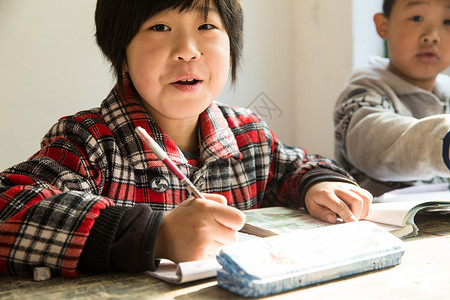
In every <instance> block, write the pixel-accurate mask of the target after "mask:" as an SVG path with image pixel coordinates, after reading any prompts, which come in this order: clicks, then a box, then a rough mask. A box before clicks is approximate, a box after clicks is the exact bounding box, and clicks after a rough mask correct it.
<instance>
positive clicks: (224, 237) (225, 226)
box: [155, 194, 245, 263]
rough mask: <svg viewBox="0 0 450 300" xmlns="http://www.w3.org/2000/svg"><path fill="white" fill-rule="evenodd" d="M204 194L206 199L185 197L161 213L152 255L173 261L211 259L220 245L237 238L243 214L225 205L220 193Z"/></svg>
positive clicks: (241, 225)
mask: <svg viewBox="0 0 450 300" xmlns="http://www.w3.org/2000/svg"><path fill="white" fill-rule="evenodd" d="M203 195H204V196H205V198H206V199H207V200H204V199H200V198H193V197H191V198H188V199H186V200H185V201H184V202H183V203H181V204H180V205H178V206H177V207H176V208H175V209H173V210H172V211H170V212H169V213H167V214H166V215H165V216H164V220H163V223H162V225H161V229H160V231H159V234H158V237H157V242H156V249H155V258H167V259H170V260H172V261H173V262H175V263H179V262H183V261H192V260H200V259H206V258H212V257H215V256H216V252H217V250H218V248H219V247H221V246H223V245H226V244H230V243H234V242H236V241H237V240H238V233H237V232H238V231H239V230H240V229H241V228H242V227H243V226H244V223H245V215H244V213H243V212H241V211H240V210H238V209H236V208H233V207H230V206H227V200H226V198H225V197H223V196H221V195H217V194H203Z"/></svg>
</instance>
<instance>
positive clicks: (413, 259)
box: [0, 215, 450, 300]
mask: <svg viewBox="0 0 450 300" xmlns="http://www.w3.org/2000/svg"><path fill="white" fill-rule="evenodd" d="M416 222H417V223H418V224H419V228H421V230H420V232H419V235H418V236H417V237H414V238H406V239H405V250H406V251H405V254H404V256H403V260H402V263H401V264H400V265H398V266H396V267H392V268H389V269H384V270H380V271H375V272H369V273H365V274H360V275H355V276H351V277H347V278H344V279H339V280H334V281H331V282H325V283H322V284H316V285H314V286H310V287H306V288H300V289H297V290H293V291H290V292H287V293H283V294H278V295H275V296H272V297H266V298H264V299H273V298H275V297H276V299H328V298H333V299H357V298H358V299H378V300H387V299H439V300H443V299H450V259H449V254H450V215H447V216H434V217H429V216H426V215H419V216H417V217H416ZM0 299H2V300H3V299H33V300H34V299H139V300H141V299H196V300H197V299H244V298H240V297H238V296H236V295H235V294H232V293H230V292H228V291H226V290H224V289H222V288H219V287H218V286H217V281H216V280H214V279H208V280H202V281H198V282H193V283H187V284H182V285H173V284H169V283H165V282H162V281H160V280H157V279H154V278H152V277H149V276H147V275H144V274H107V275H84V276H81V277H79V278H75V279H73V278H63V277H53V278H52V279H50V280H47V281H42V282H36V281H33V279H32V278H30V277H19V276H9V275H0Z"/></svg>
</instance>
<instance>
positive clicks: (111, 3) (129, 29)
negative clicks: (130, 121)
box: [95, 0, 244, 88]
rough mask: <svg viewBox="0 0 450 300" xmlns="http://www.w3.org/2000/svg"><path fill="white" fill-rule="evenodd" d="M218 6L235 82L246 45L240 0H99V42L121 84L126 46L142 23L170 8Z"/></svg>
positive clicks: (120, 84) (96, 18)
mask: <svg viewBox="0 0 450 300" xmlns="http://www.w3.org/2000/svg"><path fill="white" fill-rule="evenodd" d="M211 3H214V4H215V6H216V7H217V11H218V13H219V15H220V17H221V19H222V23H223V24H224V27H225V30H226V31H227V33H228V36H229V39H230V56H231V79H232V82H233V83H235V81H236V77H237V68H238V66H239V62H240V58H241V55H242V48H243V23H244V16H243V12H242V8H241V5H240V0H98V1H97V7H96V10H95V25H96V38H97V44H98V46H99V47H100V49H101V50H102V52H103V54H104V55H105V56H106V57H107V58H108V60H109V61H110V62H111V66H112V68H113V69H114V71H115V73H116V77H117V80H118V82H119V87H120V88H122V86H123V83H122V72H123V65H122V64H123V62H124V61H125V58H126V48H127V46H128V45H129V44H130V42H131V40H132V39H133V38H134V36H135V35H136V34H137V32H138V30H139V28H140V27H141V25H142V24H143V23H144V22H145V21H147V20H148V19H149V18H151V17H152V16H154V15H155V14H157V13H159V12H161V11H163V10H166V9H169V10H178V11H180V12H182V11H189V10H190V9H193V8H194V7H195V6H197V5H202V7H204V8H205V18H206V16H207V14H208V10H209V7H210V6H211Z"/></svg>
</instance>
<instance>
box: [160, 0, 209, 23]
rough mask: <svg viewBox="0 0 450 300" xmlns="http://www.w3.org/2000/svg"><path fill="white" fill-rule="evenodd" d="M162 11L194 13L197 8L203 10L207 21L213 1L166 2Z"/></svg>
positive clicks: (176, 0) (171, 0)
mask: <svg viewBox="0 0 450 300" xmlns="http://www.w3.org/2000/svg"><path fill="white" fill-rule="evenodd" d="M164 2H165V3H164V4H163V7H162V8H161V10H166V9H169V10H178V11H179V12H180V13H181V12H184V11H192V10H194V9H196V8H200V9H201V10H203V14H204V17H205V19H206V18H207V16H208V12H209V9H210V7H211V3H210V2H211V0H166V1H164Z"/></svg>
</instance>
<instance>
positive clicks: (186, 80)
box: [181, 79, 194, 82]
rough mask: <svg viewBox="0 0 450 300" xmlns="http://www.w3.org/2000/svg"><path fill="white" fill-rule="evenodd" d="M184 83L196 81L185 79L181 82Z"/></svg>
mask: <svg viewBox="0 0 450 300" xmlns="http://www.w3.org/2000/svg"><path fill="white" fill-rule="evenodd" d="M181 81H182V82H191V81H194V79H183V80H181Z"/></svg>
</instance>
